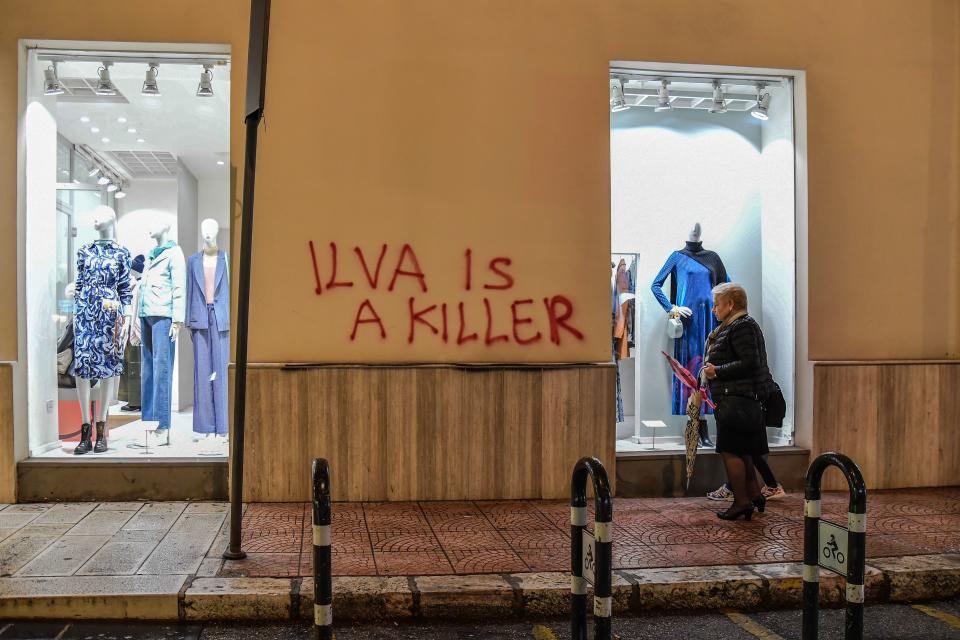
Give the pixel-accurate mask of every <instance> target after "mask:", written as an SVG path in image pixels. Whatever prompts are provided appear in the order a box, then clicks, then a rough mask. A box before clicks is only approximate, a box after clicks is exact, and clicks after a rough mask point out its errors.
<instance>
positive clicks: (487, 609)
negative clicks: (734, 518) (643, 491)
mask: <svg viewBox="0 0 960 640" xmlns="http://www.w3.org/2000/svg"><path fill="white" fill-rule="evenodd" d="M725 507H726V503H715V502H710V501H708V500H706V499H705V498H689V499H653V500H623V499H621V500H616V501H615V505H614V522H615V526H614V540H615V543H614V564H615V569H616V570H617V573H616V575H615V578H614V583H615V608H616V609H617V610H618V611H626V610H649V609H673V608H685V609H711V608H719V607H723V606H741V607H744V608H749V607H760V606H785V605H790V604H795V603H797V602H799V594H800V568H801V565H800V564H799V560H800V559H801V553H802V515H801V514H802V500H801V498H800V497H799V496H796V495H794V496H789V497H788V498H787V499H785V500H782V501H777V502H773V503H771V504H770V505H769V506H768V509H767V512H766V513H764V514H756V515H755V516H754V519H753V521H751V522H743V521H738V522H735V523H728V522H722V521H719V520H718V519H717V518H716V515H715V511H716V510H717V509H722V508H725ZM228 511H229V507H228V505H227V504H224V503H190V504H188V503H182V502H179V503H173V502H170V503H101V504H97V503H82V504H56V505H49V504H21V505H10V506H5V505H4V506H0V618H3V617H6V618H12V617H25V618H42V617H64V618H100V619H118V618H141V619H164V620H174V619H180V620H217V619H291V618H293V619H296V618H298V617H301V616H302V617H309V612H310V594H311V593H312V578H311V577H309V576H311V575H312V566H311V561H312V554H311V542H312V541H311V539H310V531H311V522H310V512H309V505H306V504H251V505H248V506H247V508H246V510H245V513H244V539H243V547H244V549H245V550H246V551H247V552H248V554H249V558H248V559H247V560H244V561H226V562H225V561H223V560H222V559H221V553H222V552H223V550H224V548H225V547H226V544H227V525H228V521H227V514H228ZM824 516H825V517H826V518H828V519H831V520H834V521H836V522H841V523H842V522H844V521H845V519H846V495H845V494H841V493H836V494H827V495H825V496H824ZM568 518H569V506H568V505H567V504H565V503H563V502H560V501H506V502H504V501H501V502H480V501H478V502H459V503H449V502H448V503H437V502H423V503H390V504H384V503H365V504H357V503H336V504H335V505H334V523H333V547H334V548H333V551H334V558H333V569H334V574H335V575H337V576H341V577H339V578H337V579H336V582H335V587H334V589H335V591H336V598H337V600H336V601H335V605H336V608H337V611H338V612H339V613H338V618H339V619H342V618H344V617H347V618H352V619H357V620H366V619H377V618H384V617H386V618H394V619H398V618H410V617H414V618H421V617H423V618H442V617H451V616H453V617H455V616H462V615H528V614H533V615H562V613H563V611H564V610H565V608H566V607H567V606H568V604H567V602H568V597H567V594H568V589H569V577H568V575H566V574H565V573H564V572H565V571H567V570H568V566H567V563H568V562H569V537H568V536H569V534H568ZM867 521H868V535H867V555H868V558H870V560H869V562H868V564H869V565H870V568H869V569H868V580H867V592H868V597H870V598H872V599H874V600H876V601H885V600H887V599H891V600H897V599H905V598H914V597H930V595H940V596H943V597H947V596H950V595H951V594H954V593H960V555H958V554H960V488H953V489H935V490H918V491H895V492H874V493H872V494H871V495H870V499H869V506H868V519H867ZM903 556H914V557H913V558H910V557H907V558H904V557H903ZM823 580H824V582H823V586H824V595H825V597H826V598H827V599H832V600H833V601H837V602H838V601H840V600H841V599H842V589H841V587H840V582H839V580H837V579H834V578H828V576H826V574H824V578H823ZM924 594H928V595H924Z"/></svg>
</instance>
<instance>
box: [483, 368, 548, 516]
mask: <svg viewBox="0 0 960 640" xmlns="http://www.w3.org/2000/svg"><path fill="white" fill-rule="evenodd" d="M541 373H542V372H541V370H538V369H532V370H531V369H507V370H505V371H504V372H503V376H502V377H503V396H502V397H503V412H502V420H501V425H502V427H501V428H500V429H498V430H497V436H498V438H497V440H496V442H495V443H494V450H495V451H498V452H500V465H501V467H502V468H501V470H500V473H499V474H498V476H499V478H498V482H502V483H504V485H503V486H502V487H501V486H499V484H498V486H497V487H496V495H502V496H506V497H508V498H525V497H529V496H539V495H542V493H543V491H542V479H541V476H542V469H541V449H542V447H543V446H544V443H543V407H542V405H541V398H542V397H543V378H542V376H541Z"/></svg>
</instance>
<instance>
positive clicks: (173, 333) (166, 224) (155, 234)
mask: <svg viewBox="0 0 960 640" xmlns="http://www.w3.org/2000/svg"><path fill="white" fill-rule="evenodd" d="M153 225H154V226H152V227H150V237H151V238H152V239H153V240H154V241H155V242H156V243H157V246H158V247H159V246H160V245H162V244H164V243H165V242H166V241H167V240H169V239H170V221H169V220H168V219H166V218H159V219H157V220H156V221H155V222H154V223H153ZM182 326H183V323H182V322H171V323H170V340H172V341H173V342H176V341H177V336H178V335H180V328H181V327H182Z"/></svg>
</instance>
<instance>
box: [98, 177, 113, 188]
mask: <svg viewBox="0 0 960 640" xmlns="http://www.w3.org/2000/svg"><path fill="white" fill-rule="evenodd" d="M97 184H98V185H100V186H101V187H102V186H103V185H105V184H110V178H108V177H107V176H100V178H99V179H98V180H97Z"/></svg>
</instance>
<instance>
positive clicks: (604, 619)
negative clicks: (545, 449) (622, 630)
mask: <svg viewBox="0 0 960 640" xmlns="http://www.w3.org/2000/svg"><path fill="white" fill-rule="evenodd" d="M587 476H590V479H591V480H592V481H593V493H594V499H595V511H596V513H595V518H596V520H595V523H594V533H593V536H592V540H593V545H592V549H591V551H595V553H594V554H592V555H591V557H592V560H593V562H594V565H593V567H592V569H593V570H592V575H593V576H594V581H595V584H594V589H593V596H594V597H593V617H594V621H593V627H594V638H596V640H610V638H611V619H612V617H613V499H612V497H611V495H610V481H609V479H608V478H607V471H606V469H604V468H603V464H602V463H601V462H600V461H599V460H598V459H597V458H592V457H591V458H581V459H580V461H579V462H577V464H576V466H575V467H574V469H573V479H572V481H571V483H570V485H571V488H570V543H571V544H570V567H571V570H570V574H571V575H570V633H571V637H572V638H573V640H587V579H586V578H585V576H584V566H583V558H584V538H585V532H586V531H587ZM586 537H588V538H590V536H589V534H587V536H586Z"/></svg>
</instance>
